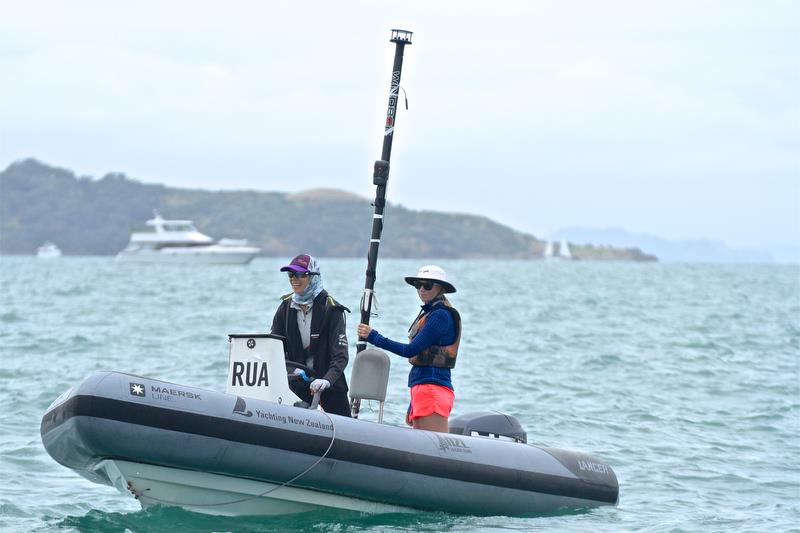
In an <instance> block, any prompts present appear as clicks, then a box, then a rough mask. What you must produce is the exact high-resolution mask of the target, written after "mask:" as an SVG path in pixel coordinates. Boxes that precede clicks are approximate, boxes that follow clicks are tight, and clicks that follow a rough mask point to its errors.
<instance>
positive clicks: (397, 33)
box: [357, 30, 412, 352]
mask: <svg viewBox="0 0 800 533" xmlns="http://www.w3.org/2000/svg"><path fill="white" fill-rule="evenodd" d="M411 35H412V32H410V31H405V30H392V38H391V39H390V41H391V42H393V43H395V49H394V66H393V67H392V84H391V86H390V88H389V108H388V109H387V110H386V127H385V129H384V130H383V151H382V152H381V158H380V159H379V160H377V161H375V171H374V173H373V174H372V183H374V184H375V202H374V203H373V206H374V207H375V212H374V213H373V215H372V236H371V237H370V240H369V254H368V256H367V280H366V283H365V284H364V297H363V298H362V301H361V322H362V323H364V324H369V318H370V314H371V313H372V300H373V297H374V295H375V293H374V292H373V288H374V287H375V268H376V265H377V263H378V247H379V246H380V244H381V232H382V231H383V208H384V206H385V205H386V182H387V181H389V158H390V157H391V155H392V139H393V138H394V127H395V124H396V123H397V98H398V96H399V95H398V91H399V90H400V72H401V71H402V69H403V50H404V49H405V46H406V45H407V44H411ZM366 347H367V341H366V340H363V339H359V340H358V345H357V352H361V351H362V350H364V349H365V348H366Z"/></svg>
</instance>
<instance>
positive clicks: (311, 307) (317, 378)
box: [270, 254, 350, 417]
mask: <svg viewBox="0 0 800 533" xmlns="http://www.w3.org/2000/svg"><path fill="white" fill-rule="evenodd" d="M281 272H287V273H288V275H289V284H290V285H291V286H292V292H291V293H289V294H287V295H285V296H283V297H281V304H280V305H279V306H278V310H277V311H276V312H275V317H274V318H273V319H272V329H271V331H270V332H271V333H273V334H275V335H280V336H281V337H284V338H285V339H286V342H285V343H284V346H285V348H286V353H285V357H286V360H287V361H294V362H296V363H300V364H302V365H305V366H306V367H308V368H310V369H311V374H312V376H313V378H312V381H311V383H310V384H306V382H304V381H298V382H294V381H290V387H291V389H292V391H293V392H294V393H295V394H297V396H299V397H300V399H302V400H303V401H305V402H308V403H311V399H312V398H311V395H312V393H314V392H320V393H321V395H320V402H319V403H320V405H322V408H323V409H324V410H325V412H326V413H333V414H337V415H341V416H347V417H349V416H350V402H349V401H348V399H347V380H346V379H345V376H344V369H345V367H346V366H347V360H348V352H347V335H346V333H345V317H344V312H345V311H347V312H348V313H349V312H350V310H349V309H347V308H346V307H344V306H343V305H341V304H340V303H338V302H337V301H336V300H334V299H333V298H332V297H331V296H330V295H328V292H327V291H326V290H325V289H323V288H322V276H321V275H320V272H319V265H318V264H317V260H316V259H314V258H313V257H311V256H310V255H308V254H301V255H298V256H296V257H295V258H294V259H292V261H291V262H290V263H289V264H288V265H286V266H285V267H282V268H281ZM295 373H301V372H300V370H295Z"/></svg>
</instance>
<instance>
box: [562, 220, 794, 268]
mask: <svg viewBox="0 0 800 533" xmlns="http://www.w3.org/2000/svg"><path fill="white" fill-rule="evenodd" d="M558 234H559V235H564V236H565V237H566V238H567V239H569V240H570V241H571V242H577V243H581V242H592V243H599V244H604V245H608V246H615V247H620V246H621V247H635V248H642V249H645V250H648V251H649V252H651V253H654V254H656V255H658V258H659V260H661V261H666V262H683V263H698V262H704V263H768V262H773V261H778V262H798V261H800V249H798V248H793V247H789V246H785V247H776V248H773V249H771V250H770V251H769V252H767V251H765V250H753V249H741V248H731V247H729V246H727V245H726V244H724V243H722V242H719V241H713V240H710V239H685V240H669V239H664V238H661V237H656V236H654V235H646V234H639V233H631V232H629V231H626V230H624V229H620V228H606V229H598V228H581V227H573V228H566V229H563V230H560V231H559V232H558Z"/></svg>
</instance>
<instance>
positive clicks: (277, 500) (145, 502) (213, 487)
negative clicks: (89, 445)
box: [95, 460, 414, 516]
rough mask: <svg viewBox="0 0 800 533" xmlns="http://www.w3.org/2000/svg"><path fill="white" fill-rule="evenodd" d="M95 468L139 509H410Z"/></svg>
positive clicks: (237, 482) (139, 467)
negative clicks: (159, 507)
mask: <svg viewBox="0 0 800 533" xmlns="http://www.w3.org/2000/svg"><path fill="white" fill-rule="evenodd" d="M95 471H96V472H98V473H100V474H102V475H105V476H106V477H108V479H110V480H111V482H112V483H113V485H114V487H116V488H117V490H119V491H120V492H121V493H122V494H132V495H133V496H134V497H135V498H136V499H138V500H139V502H140V503H141V505H142V507H143V508H147V507H150V506H153V505H165V506H169V507H182V508H184V509H186V510H189V511H193V512H196V513H203V514H212V515H225V516H243V515H268V516H272V515H282V514H291V513H302V512H308V511H317V510H326V509H327V510H330V509H339V510H341V509H344V510H348V511H355V512H360V513H399V512H414V511H413V510H412V509H411V508H408V507H402V506H398V505H388V504H384V503H378V502H370V501H366V500H362V499H356V498H350V497H347V496H340V495H337V494H331V493H326V492H320V491H312V490H307V489H302V488H298V487H289V486H283V485H279V484H274V483H266V482H262V481H254V480H250V479H241V478H233V477H228V476H222V475H218V474H211V473H208V472H194V471H191V470H182V469H178V468H169V467H164V466H155V465H149V464H142V463H133V462H128V461H112V460H105V461H102V462H100V463H99V464H98V465H97V467H96V468H95Z"/></svg>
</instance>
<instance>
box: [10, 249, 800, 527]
mask: <svg viewBox="0 0 800 533" xmlns="http://www.w3.org/2000/svg"><path fill="white" fill-rule="evenodd" d="M320 261H321V267H322V273H323V279H324V283H325V286H326V288H327V289H328V290H329V292H331V294H332V295H333V296H335V297H336V298H337V299H339V300H340V301H341V302H342V303H343V304H344V305H347V306H348V307H350V308H351V309H353V310H354V311H355V312H354V313H353V314H351V315H350V316H349V320H348V325H347V329H348V336H349V341H350V345H351V357H352V356H354V353H355V326H356V324H357V323H358V319H359V314H358V312H357V309H358V305H359V299H360V296H361V290H362V288H363V285H364V270H365V267H366V264H365V261H362V260H343V259H325V258H322V259H321V260H320ZM284 263H285V259H284V260H281V259H258V260H256V261H254V262H253V263H252V264H250V265H249V266H246V267H236V266H175V265H163V266H162V265H132V264H122V263H117V262H115V261H114V260H113V259H111V258H74V257H64V258H61V259H57V260H37V259H35V258H23V257H2V258H0V361H2V364H0V480H2V483H0V530H1V531H12V532H16V531H37V532H50V531H58V532H68V531H87V532H88V531H91V532H123V531H130V532H134V533H137V532H151V531H152V532H155V531H192V532H194V531H197V532H204V531H208V532H211V531H235V532H250V531H318V532H327V531H331V532H350V531H359V532H360V531H366V532H376V531H537V530H539V531H553V530H555V531H615V532H616V531H704V532H705V531H800V266H798V265H681V264H635V263H588V262H533V261H511V260H508V261H506V260H503V261H495V260H486V261H477V260H470V261H467V260H441V261H437V263H438V264H440V265H441V266H442V267H444V268H445V269H446V270H447V271H448V274H449V275H450V277H451V279H452V280H453V281H454V283H455V285H456V286H457V287H458V292H457V293H456V294H454V295H453V296H452V298H451V301H452V302H453V304H454V305H455V306H456V307H457V308H458V309H459V311H460V312H461V314H462V317H463V337H462V342H461V349H460V351H459V362H458V366H457V367H456V368H455V369H454V371H453V381H454V385H455V389H456V402H455V407H454V415H458V414H463V413H466V412H469V411H479V410H487V409H491V410H498V411H501V412H504V413H508V414H511V415H513V416H515V417H517V418H518V419H519V421H520V423H521V424H522V426H523V427H524V428H525V429H526V430H527V432H528V440H529V442H531V443H533V444H539V445H547V446H554V447H558V448H567V449H574V450H580V451H584V452H587V453H590V454H592V455H595V456H597V457H599V458H602V459H603V460H605V461H607V462H608V463H609V464H610V465H611V466H612V467H613V468H614V470H615V472H616V474H617V477H618V479H619V483H620V502H619V505H618V506H617V507H602V508H597V509H593V510H583V511H577V512H575V511H573V512H560V513H553V514H549V515H544V516H534V517H529V518H509V517H502V516H494V517H475V516H458V515H450V514H446V513H435V512H419V513H415V514H391V515H362V514H357V513H348V512H343V511H330V512H315V513H306V514H300V515H292V516H282V517H272V518H265V517H236V518H231V517H214V516H206V515H201V514H196V513H191V512H187V511H183V510H181V509H168V508H158V507H156V508H152V509H148V510H142V509H141V507H140V505H139V503H138V502H137V501H136V500H135V499H133V498H132V497H130V496H128V495H123V494H120V493H118V492H117V491H116V490H115V489H114V488H112V487H108V486H104V485H97V484H94V483H91V482H89V481H87V480H86V479H84V478H82V477H80V476H79V475H77V474H76V473H74V472H72V471H71V470H69V469H67V468H65V467H62V466H61V465H59V464H57V463H56V462H55V461H54V460H52V459H51V458H50V456H49V455H48V454H47V453H46V452H45V450H44V448H43V446H42V443H41V438H40V435H39V424H40V421H41V417H42V414H43V413H44V411H45V410H46V409H47V407H48V406H49V404H50V403H51V402H52V401H53V400H55V398H56V397H57V396H58V395H59V394H61V393H62V392H64V391H65V390H67V389H68V388H69V387H70V386H72V385H74V384H76V383H78V382H80V381H81V380H82V379H83V378H85V377H86V376H87V375H89V374H90V373H92V372H94V371H98V370H116V371H122V372H129V373H134V374H139V375H143V376H148V377H152V378H155V379H161V380H165V381H171V382H175V383H181V384H185V385H191V386H196V387H203V388H209V389H214V390H220V391H222V390H224V388H225V379H226V374H227V365H228V343H227V334H228V333H258V332H266V331H267V330H268V328H269V324H270V323H271V319H272V315H273V313H274V311H275V308H276V307H277V305H278V298H279V296H280V295H281V294H285V293H287V292H289V290H290V289H289V285H288V281H287V280H286V278H285V276H284V275H283V274H280V273H279V272H278V269H279V267H280V266H281V265H282V264H284ZM422 263H423V261H411V260H385V261H381V262H380V264H379V266H378V282H377V284H376V290H377V294H378V300H379V304H380V305H379V309H378V311H379V316H378V317H376V318H374V319H373V320H372V324H373V326H375V327H376V328H377V329H379V330H380V331H381V333H383V334H385V335H388V336H390V337H392V338H395V339H402V338H403V337H404V336H405V334H406V331H407V328H408V325H409V323H410V322H411V320H412V319H413V318H414V317H415V316H416V313H417V311H418V305H419V302H418V299H417V297H416V293H415V291H414V290H413V288H411V287H410V286H408V285H406V284H405V283H404V282H403V279H402V278H403V276H406V275H410V274H413V273H415V272H416V269H417V267H418V266H419V265H420V264H422ZM408 369H409V365H408V363H407V362H406V360H404V359H402V358H399V357H394V356H393V357H392V370H391V377H390V383H389V394H388V398H387V406H386V415H385V419H386V421H387V422H388V423H390V424H396V425H400V424H402V420H403V415H404V413H405V409H406V407H407V402H408V389H407V388H406V377H407V374H408ZM348 374H349V369H348ZM362 416H363V417H364V418H367V419H371V420H374V419H376V418H377V405H374V404H372V405H366V406H365V410H364V411H363V415H362Z"/></svg>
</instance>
